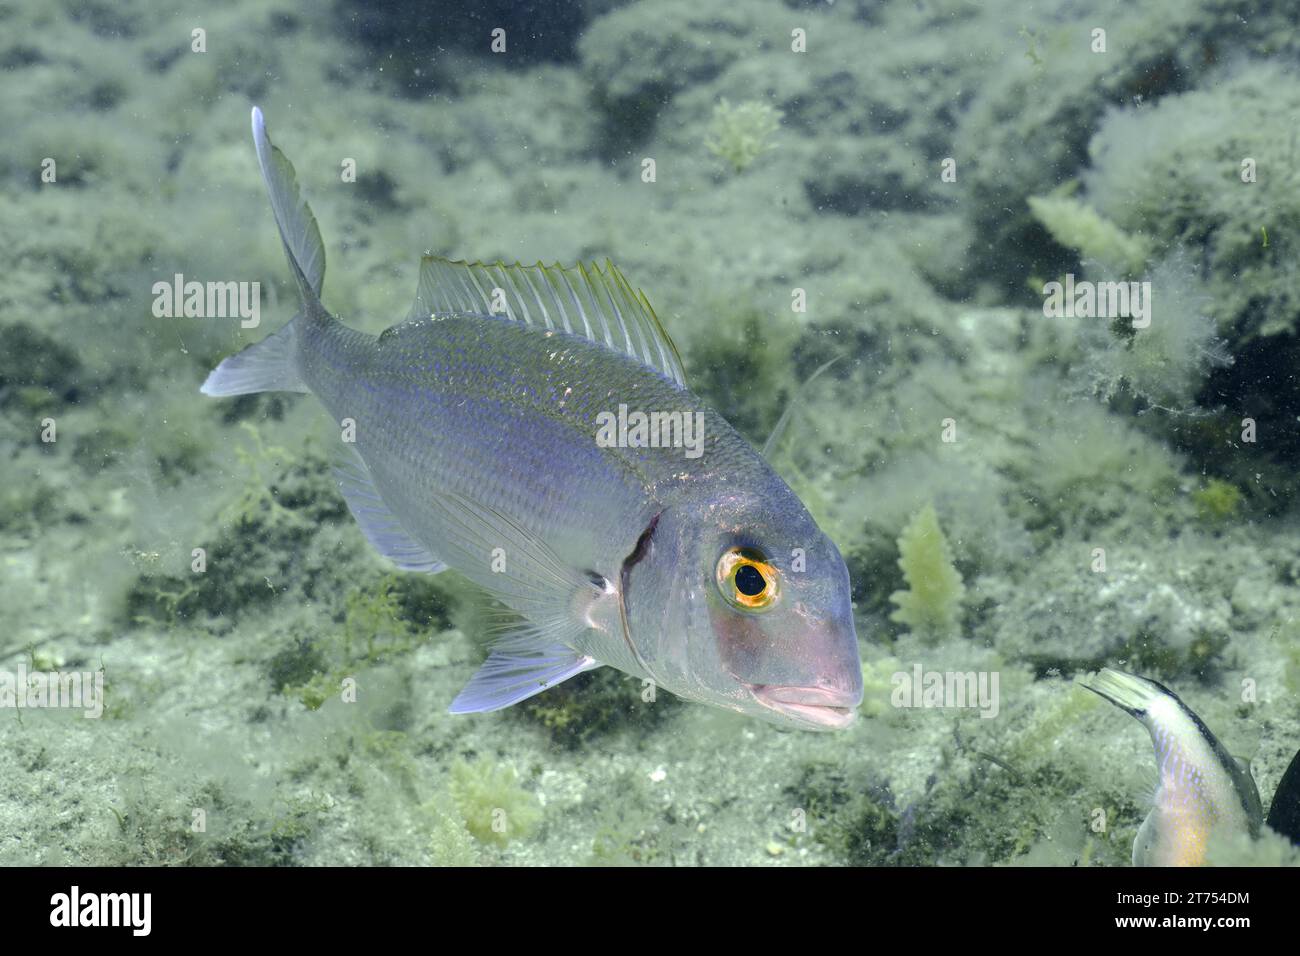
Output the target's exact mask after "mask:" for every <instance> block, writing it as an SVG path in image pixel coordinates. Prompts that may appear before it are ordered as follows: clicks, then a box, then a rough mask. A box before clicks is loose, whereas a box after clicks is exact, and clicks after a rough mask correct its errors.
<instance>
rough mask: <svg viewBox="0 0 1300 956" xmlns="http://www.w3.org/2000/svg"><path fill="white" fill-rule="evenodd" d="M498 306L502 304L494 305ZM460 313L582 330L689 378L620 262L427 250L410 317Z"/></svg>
mask: <svg viewBox="0 0 1300 956" xmlns="http://www.w3.org/2000/svg"><path fill="white" fill-rule="evenodd" d="M494 307H495V308H494ZM455 313H461V314H464V313H476V314H480V315H483V314H489V315H490V314H497V315H505V316H506V317H508V318H510V319H513V320H515V321H516V322H523V323H524V324H525V325H535V326H538V327H539V328H546V329H559V330H562V331H565V332H571V333H573V334H575V335H581V336H584V337H586V338H588V339H591V340H592V341H593V342H597V343H599V344H601V345H604V346H606V347H608V348H611V349H614V350H615V351H618V352H625V353H627V354H628V355H630V356H632V357H633V358H635V359H636V360H638V361H639V362H642V363H643V364H645V365H648V366H650V367H651V368H653V369H655V370H656V371H658V372H660V373H662V374H663V375H665V376H667V377H668V378H670V379H672V380H673V381H674V382H676V383H677V384H678V385H684V384H685V375H684V374H683V371H682V360H681V357H680V356H679V355H678V354H677V347H676V346H674V345H673V342H672V339H670V338H669V337H668V333H667V332H666V331H664V327H663V326H662V325H661V324H660V323H659V319H658V317H657V316H656V315H655V313H654V309H652V308H650V303H649V302H647V301H646V297H645V296H644V295H642V294H641V293H640V292H638V291H636V290H635V289H633V288H632V287H631V286H630V285H629V284H628V281H627V280H626V279H624V278H623V274H622V273H621V272H619V271H618V268H617V267H616V266H615V265H614V263H612V262H610V261H609V260H606V261H605V265H604V267H601V266H599V265H596V264H595V263H591V264H588V265H583V264H581V263H579V264H578V266H577V267H576V268H572V269H566V268H564V267H563V266H560V265H549V266H548V265H544V264H542V263H540V262H539V263H537V264H536V265H532V266H525V265H520V264H519V263H515V264H514V265H506V264H505V263H504V262H497V263H494V264H491V265H488V264H485V263H482V262H453V261H452V260H450V259H443V258H441V257H438V256H425V257H424V258H423V260H421V263H420V286H419V288H418V289H417V290H416V294H415V304H414V305H412V306H411V311H410V313H408V315H407V318H408V319H409V320H421V319H427V318H429V317H430V316H442V315H446V314H455Z"/></svg>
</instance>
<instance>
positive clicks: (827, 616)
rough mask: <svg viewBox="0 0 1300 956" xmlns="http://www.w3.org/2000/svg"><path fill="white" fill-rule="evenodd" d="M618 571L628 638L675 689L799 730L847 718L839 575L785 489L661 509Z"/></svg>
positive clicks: (845, 623) (853, 669)
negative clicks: (638, 549) (638, 546)
mask: <svg viewBox="0 0 1300 956" xmlns="http://www.w3.org/2000/svg"><path fill="white" fill-rule="evenodd" d="M643 545H644V547H643V548H642V553H641V554H640V555H639V556H638V558H639V559H638V560H637V561H636V562H634V563H632V564H631V565H630V566H629V567H628V568H627V569H626V576H625V581H624V584H625V593H624V600H625V604H626V607H627V610H628V639H629V642H630V643H631V644H632V645H633V647H634V649H635V652H636V654H637V656H638V658H639V659H640V660H641V661H642V663H643V665H644V666H645V669H646V670H647V671H648V672H649V674H650V676H651V677H653V678H654V679H655V681H656V682H657V683H659V684H660V685H661V686H663V687H665V688H666V689H668V690H670V691H672V692H673V693H675V694H678V695H679V696H682V697H686V698H689V699H692V700H696V701H700V702H703V703H709V704H714V705H716V706H720V707H726V708H728V709H731V710H737V711H740V712H742V713H746V714H750V715H752V716H756V717H760V718H762V719H765V720H768V721H771V722H775V723H778V724H783V725H786V726H790V727H798V728H801V729H805V730H836V729H839V728H842V727H847V726H848V725H849V724H850V723H852V722H853V719H854V716H855V714H856V711H857V707H858V705H859V704H860V703H861V702H862V665H861V660H860V658H859V654H858V639H857V634H856V632H855V630H854V626H853V612H852V608H851V606H850V600H849V574H848V569H847V568H846V567H845V565H844V559H843V558H842V557H841V556H840V552H839V550H838V549H837V548H836V547H835V544H834V543H833V542H832V541H831V540H830V538H828V537H827V536H826V535H825V534H824V533H823V532H822V531H821V529H820V528H818V527H817V524H816V522H814V521H813V519H812V516H811V515H809V514H808V512H807V510H806V509H805V508H804V507H803V504H802V503H801V502H800V501H799V500H798V498H796V497H795V495H794V493H793V492H791V491H790V490H789V489H788V488H786V487H785V485H784V483H780V486H779V488H776V489H774V491H773V492H772V493H770V494H753V493H736V492H730V491H728V492H722V493H719V494H715V495H712V496H709V497H708V498H707V500H704V501H691V502H687V503H685V504H681V505H678V506H676V507H675V508H670V509H667V510H665V511H664V512H663V513H662V514H660V516H659V518H658V520H657V521H656V524H655V527H654V529H653V532H652V533H651V534H650V535H649V536H648V538H647V539H645V541H644V542H643Z"/></svg>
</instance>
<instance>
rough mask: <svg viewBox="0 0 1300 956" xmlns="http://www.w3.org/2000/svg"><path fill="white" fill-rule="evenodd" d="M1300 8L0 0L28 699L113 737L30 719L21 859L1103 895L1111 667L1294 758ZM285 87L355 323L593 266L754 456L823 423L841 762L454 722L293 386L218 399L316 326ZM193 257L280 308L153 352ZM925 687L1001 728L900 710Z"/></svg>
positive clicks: (672, 718)
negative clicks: (279, 155)
mask: <svg viewBox="0 0 1300 956" xmlns="http://www.w3.org/2000/svg"><path fill="white" fill-rule="evenodd" d="M1298 19H1300V4H1297V3H1294V2H1290V3H1275V4H1270V3H1257V2H1234V0H1156V2H1144V3H1142V4H1133V5H1121V4H1111V3H1080V2H1069V0H1057V2H1023V0H1015V2H1013V0H991V2H981V3H975V2H968V0H933V2H920V0H835V2H833V3H827V2H799V0H785V2H782V0H746V2H744V3H734V2H725V0H639V2H620V0H589V2H574V3H558V2H557V3H540V2H539V3H530V2H525V3H511V2H506V0H493V2H485V3H477V4H459V3H422V2H414V0H411V2H395V3H365V2H361V0H336V2H332V3H323V4H301V3H291V2H287V0H286V2H279V0H272V2H261V0H259V2H252V0H247V2H242V0H231V2H221V3H203V4H192V5H187V4H184V3H178V4H163V3H152V2H140V0H113V2H109V0H90V2H77V0H67V2H37V0H27V2H15V0H0V130H3V133H2V134H0V458H2V460H3V474H2V475H0V567H2V568H3V570H2V572H0V669H4V670H6V671H9V672H14V671H16V670H17V669H18V668H19V667H20V666H21V667H24V668H26V669H28V670H30V671H60V672H68V671H86V672H97V671H101V670H102V673H103V686H104V699H103V713H102V715H101V716H100V717H99V718H98V719H86V718H85V716H84V715H83V713H82V712H81V711H80V710H74V709H68V708H64V709H57V708H46V709H40V708H35V709H33V708H28V709H20V708H16V707H15V708H13V709H12V710H11V709H0V863H4V864H9V865H14V864H55V865H57V864H109V865H114V864H178V863H189V864H198V865H208V864H238V865H273V864H284V865H368V864H402V865H446V864H525V865H534V864H544V865H567V864H588V863H592V864H632V865H674V864H675V865H692V864H708V865H745V864H756V865H820V864H856V865H932V864H955V865H991V864H1031V865H1098V866H1110V865H1116V866H1122V865H1127V864H1128V862H1129V858H1130V851H1131V846H1132V843H1133V836H1134V833H1135V831H1136V829H1137V827H1138V826H1139V824H1140V823H1141V821H1142V818H1143V817H1144V815H1145V813H1146V805H1145V803H1144V802H1143V789H1144V786H1146V785H1147V784H1146V783H1145V781H1146V780H1147V778H1149V777H1150V776H1151V771H1150V769H1149V768H1150V767H1152V766H1153V759H1152V753H1151V744H1150V741H1149V739H1148V737H1147V734H1146V733H1145V731H1144V730H1143V729H1142V728H1141V727H1140V726H1139V725H1138V724H1137V723H1136V722H1134V721H1133V720H1131V719H1130V718H1129V717H1127V716H1125V715H1124V714H1122V713H1120V712H1119V711H1118V710H1116V709H1115V708H1114V707H1111V706H1109V705H1108V704H1106V703H1105V702H1103V701H1102V700H1100V699H1099V698H1097V697H1096V696H1094V695H1092V694H1090V693H1088V692H1087V691H1086V690H1084V689H1082V688H1080V687H1079V686H1078V685H1077V684H1076V683H1075V678H1076V677H1078V676H1081V675H1084V674H1086V673H1088V672H1090V671H1092V670H1095V669H1096V668H1099V667H1101V666H1104V665H1109V666H1114V667H1120V668H1123V669H1125V670H1130V671H1133V672H1136V673H1140V674H1144V675H1146V676H1149V677H1152V678H1155V679H1157V680H1159V681H1161V682H1163V683H1165V684H1167V685H1168V686H1169V687H1171V688H1172V689H1174V690H1175V691H1176V692H1177V693H1178V694H1179V695H1180V696H1181V697H1182V699H1183V700H1184V701H1186V702H1187V704H1188V705H1189V706H1190V707H1191V708H1192V709H1193V710H1195V711H1196V712H1197V713H1198V714H1199V715H1200V716H1201V717H1202V718H1203V719H1204V720H1205V722H1206V724H1207V725H1208V726H1209V727H1210V728H1212V729H1213V730H1214V732H1215V733H1216V734H1217V735H1218V736H1219V737H1220V739H1221V740H1222V741H1223V742H1224V744H1225V746H1226V747H1227V748H1228V749H1229V750H1230V751H1231V752H1232V753H1233V754H1237V755H1240V756H1242V757H1244V758H1247V759H1249V760H1250V762H1251V767H1252V771H1253V774H1254V778H1255V780H1256V781H1257V783H1258V785H1259V789H1260V792H1261V795H1262V796H1263V799H1264V802H1265V805H1266V806H1267V803H1268V801H1269V799H1270V797H1271V796H1272V794H1273V791H1274V789H1275V788H1276V786H1277V782H1278V780H1279V778H1280V777H1281V775H1282V773H1283V771H1284V769H1285V768H1286V766H1287V763H1288V761H1289V760H1290V759H1291V757H1292V755H1293V754H1294V753H1295V751H1296V749H1297V748H1298V747H1300V622H1298V621H1297V617H1298V615H1300V587H1298V583H1300V523H1298V522H1297V511H1296V490H1297V476H1296V463H1297V461H1300V427H1298V424H1300V389H1298V388H1297V378H1296V369H1297V368H1298V367H1300V342H1298V340H1297V335H1296V333H1297V325H1298V324H1300V270H1298V269H1297V262H1300V234H1298V233H1297V229H1298V228H1300V152H1298V146H1297V136H1298V135H1300V134H1297V132H1296V131H1297V130H1298V129H1300V72H1297V63H1298V61H1300V32H1298V31H1297V30H1296V23H1297V20H1298ZM1099 30H1100V31H1101V33H1100V34H1099V33H1098V31H1099ZM195 31H201V32H199V33H196V32H195ZM494 31H504V32H503V33H500V34H496V33H494ZM497 41H500V42H497ZM494 43H496V45H497V46H501V45H502V44H503V45H504V49H503V50H502V51H500V52H494V50H493V45H494ZM200 48H201V49H200ZM254 103H256V104H257V105H259V106H261V107H262V108H263V109H264V110H265V112H266V115H267V117H268V122H269V123H270V125H271V129H272V132H273V135H274V137H275V140H276V142H277V144H278V145H279V146H281V147H282V148H283V149H284V150H285V152H286V153H287V154H288V155H289V156H291V157H292V159H293V161H294V163H295V165H296V167H297V170H298V176H299V179H300V181H301V183H302V186H303V190H304V192H305V194H306V195H307V196H308V197H309V199H310V201H311V203H312V204H313V207H314V209H315V211H316V214H317V217H318V218H319V220H320V225H321V231H322V235H323V236H324V241H325V245H326V248H327V251H328V256H329V258H330V271H329V277H328V280H327V282H326V284H325V293H324V301H325V304H326V305H327V306H328V307H329V308H330V309H331V310H332V311H333V312H335V313H336V314H338V315H340V316H341V317H342V318H343V319H344V321H345V322H347V323H348V324H350V325H352V326H353V327H355V328H360V329H364V330H366V331H368V332H372V333H374V332H378V331H380V330H382V329H384V328H386V327H387V326H389V325H391V324H393V323H395V322H396V321H398V320H399V319H400V318H402V317H403V316H404V315H405V313H406V311H407V309H408V307H409V305H410V302H411V299H412V297H413V295H414V292H415V288H416V278H417V271H418V268H419V261H420V255H421V254H423V253H425V252H432V253H434V254H437V255H446V256H450V257H452V258H467V259H481V260H484V261H495V260H497V259H503V260H506V261H508V262H513V261H516V260H519V261H522V262H529V263H531V262H534V261H537V260H539V259H540V260H544V261H546V262H551V261H559V262H562V263H566V264H571V263H573V262H576V261H578V260H583V261H586V260H599V261H603V260H604V259H605V258H606V257H609V258H610V259H612V260H613V261H614V262H616V263H617V264H618V265H619V267H620V268H621V269H622V270H623V271H624V273H625V274H626V275H627V276H628V277H629V279H630V281H631V282H632V284H633V285H634V286H636V287H638V288H640V289H642V290H644V292H645V294H646V295H647V297H648V298H649V300H650V302H651V303H653V305H654V307H655V309H656V311H657V313H658V315H659V317H660V319H661V320H662V322H663V324H664V326H665V327H666V328H667V330H668V331H669V333H670V334H671V335H672V336H673V337H674V339H675V341H676V343H677V345H678V347H679V349H680V351H681V353H682V356H683V359H684V362H685V365H686V370H687V382H688V384H689V385H690V386H691V387H692V388H693V389H694V390H695V391H696V392H697V393H699V394H701V395H703V396H704V397H706V398H707V399H708V400H709V402H710V403H711V404H713V406H714V407H715V408H717V409H718V411H719V412H721V414H722V415H723V416H724V417H725V418H727V419H728V421H730V422H731V423H732V424H733V425H734V426H735V427H736V428H737V429H738V430H740V431H741V432H742V433H743V434H744V435H745V436H746V437H748V438H750V439H751V440H752V441H754V442H755V444H756V445H759V446H761V445H762V444H763V442H764V440H765V439H766V437H767V435H768V434H769V432H770V431H771V430H772V428H773V426H774V425H775V424H776V422H777V420H778V419H779V418H780V417H781V415H782V412H783V411H784V410H785V409H786V408H787V406H788V405H789V404H790V403H791V402H792V401H793V400H794V398H795V396H796V393H798V401H797V402H795V404H794V406H793V412H792V416H791V421H790V425H789V427H788V429H787V430H786V431H785V432H784V433H783V435H782V437H781V440H780V442H779V445H778V447H777V449H776V451H775V452H774V454H773V461H774V464H775V466H776V468H777V470H778V471H779V472H780V473H781V474H782V476H783V477H785V478H786V480H787V481H788V482H789V483H790V484H791V486H792V487H793V488H794V490H795V491H796V492H797V493H798V494H799V495H800V497H801V498H802V499H803V501H804V502H805V504H807V506H808V507H809V509H810V510H811V511H812V513H813V514H814V516H815V517H816V518H817V520H818V522H819V523H820V525H821V527H822V528H823V529H824V530H825V531H826V532H827V533H828V534H829V535H830V536H831V537H832V538H833V539H834V540H835V541H836V543H837V544H838V545H839V548H840V550H841V551H842V552H843V554H844V556H845V558H846V560H847V562H848V566H849V571H850V575H851V578H852V582H853V598H854V613H855V620H856V626H857V630H858V634H859V637H860V639H861V653H862V661H863V671H864V678H865V681H866V698H865V701H864V703H863V705H862V708H861V713H860V716H859V719H858V720H857V722H856V723H855V724H854V725H853V726H852V727H851V728H849V729H848V730H845V731H842V732H838V733H828V734H810V733H800V732H790V731H784V730H782V729H780V728H777V727H774V726H769V725H768V724H765V723H761V722H758V721H755V720H752V719H748V718H744V717H741V716H738V715H733V714H729V713H727V712H724V711H721V710H717V709H714V708H708V707H703V706H698V705H692V704H686V703H682V702H679V701H677V700H676V699H674V698H672V697H671V695H669V694H667V693H662V694H659V695H658V696H657V697H656V698H655V699H654V700H649V701H647V700H644V699H643V688H642V686H641V682H640V681H638V680H636V679H634V678H631V677H628V676H626V675H624V674H621V673H619V672H616V671H614V670H612V669H609V668H605V669H602V670H600V671H596V672H593V673H589V674H583V675H580V676H579V677H577V678H574V679H573V680H571V681H568V682H567V683H565V684H563V685H561V686H559V687H558V688H554V689H552V690H549V691H547V692H545V693H543V694H541V695H539V696H537V697H534V698H532V699H530V700H528V701H527V702H525V703H523V704H521V705H519V706H517V707H514V708H511V709H509V710H506V711H502V712H498V713H490V714H482V715H475V716H452V715H449V714H448V713H447V712H446V711H447V706H448V704H449V703H450V701H451V700H452V698H453V697H454V696H455V695H456V693H457V691H458V690H459V689H460V688H461V687H462V686H463V685H464V684H465V682H466V681H467V680H468V679H469V677H470V675H471V674H472V673H473V672H474V671H475V669H476V668H477V667H478V665H479V664H480V663H481V662H482V660H483V658H484V656H485V651H484V649H483V644H482V640H481V638H482V634H483V630H484V628H483V626H482V623H483V619H484V615H485V609H484V607H483V602H482V600H481V598H480V597H479V596H478V595H477V594H476V593H475V592H474V591H473V590H472V588H471V587H470V586H469V585H467V584H465V583H464V582H462V581H459V580H458V579H456V578H455V577H454V575H452V574H445V575H439V576H427V575H418V574H406V573H400V572H397V571H395V570H393V569H392V567H391V566H390V565H388V564H387V563H386V562H385V561H384V559H382V558H380V557H379V556H377V555H375V554H374V553H372V551H371V550H370V548H369V547H368V546H367V545H366V543H365V541H364V539H363V537H362V535H361V533H360V531H359V530H358V529H357V527H356V526H355V524H354V522H353V521H352V519H351V517H350V516H349V514H348V512H347V509H346V507H345V505H344V503H343V500H342V498H341V497H340V496H339V493H338V491H337V488H336V485H335V482H334V478H333V476H332V474H331V463H332V459H331V453H330V449H331V446H332V444H334V443H335V441H336V430H335V428H334V425H333V423H331V422H330V421H329V420H328V416H326V415H325V414H324V413H323V412H322V411H321V409H320V408H319V407H318V406H317V404H316V403H315V401H314V400H313V399H311V398H310V397H306V398H304V397H303V396H299V395H291V394H262V395H254V396H247V397H244V398H241V399H238V400H235V401H230V402H212V401H209V400H207V399H205V398H204V397H203V396H201V395H200V394H199V391H198V388H199V385H200V383H201V382H202V381H203V379H204V377H205V375H206V374H207V372H208V371H209V370H210V369H211V368H212V367H214V366H215V365H216V364H217V362H218V361H219V360H220V359H221V358H223V357H224V356H226V355H228V354H230V353H232V352H234V351H236V350H238V349H239V348H241V347H243V346H244V345H246V344H248V343H250V342H254V341H257V340H259V339H261V338H262V337H264V336H265V335H266V334H268V333H269V332H271V331H274V330H275V329H277V328H279V327H281V326H282V325H283V323H284V322H286V321H287V320H288V319H289V318H290V316H291V315H292V313H293V310H294V289H293V286H292V284H291V281H290V279H289V274H288V272H287V270H286V269H285V266H284V259H283V255H282V251H281V249H280V248H279V243H278V241H277V236H276V232H275V229H274V226H273V222H272V218H271V215H270V212H269V209H268V207H267V203H266V199H265V195H264V191H263V185H262V183H261V180H260V177H259V175H258V170H257V164H256V159H255V155H254V152H253V149H252V146H251V143H250V140H249V135H248V116H249V108H250V106H251V105H252V104H254ZM647 160H650V161H652V162H650V163H649V164H647ZM349 164H351V165H350V166H349ZM349 168H351V169H352V170H353V171H354V172H355V176H353V177H351V178H350V177H349V176H348V170H349ZM178 274H180V275H183V276H184V277H185V278H186V279H189V280H198V281H201V282H207V281H219V282H228V281H237V282H254V281H255V282H259V283H260V288H261V293H262V295H261V300H260V302H261V312H260V325H258V326H257V327H250V328H241V323H240V321H239V318H238V317H237V316H236V317H234V318H225V319H217V318H193V317H190V318H187V317H184V316H181V317H166V316H163V317H160V316H159V315H157V314H156V311H157V309H156V302H155V300H156V293H155V291H154V290H155V284H156V283H159V282H163V283H171V282H172V280H173V277H174V276H176V275H178ZM1067 275H1069V276H1072V277H1073V278H1072V279H1071V281H1072V282H1074V281H1080V282H1113V281H1114V282H1118V281H1124V282H1128V281H1132V282H1138V283H1150V285H1149V290H1150V292H1149V298H1148V299H1147V303H1148V304H1149V306H1150V313H1149V316H1148V318H1149V320H1150V321H1149V324H1148V325H1147V326H1145V327H1142V328H1138V327H1136V324H1135V323H1130V322H1128V321H1127V320H1125V319H1123V318H1122V317H1120V318H1116V317H1095V316H1065V315H1053V316H1048V315H1046V314H1045V311H1046V310H1045V298H1046V297H1047V293H1046V292H1045V287H1047V286H1048V284H1049V283H1052V282H1056V281H1064V277H1065V276H1067ZM837 356H839V360H838V361H837V362H836V363H835V364H834V365H833V366H832V367H831V368H830V369H829V370H827V371H826V372H825V373H824V374H822V375H820V376H819V377H817V378H816V380H815V381H812V382H810V383H809V384H808V385H807V387H806V388H805V389H802V390H801V389H800V386H801V384H802V383H805V382H807V381H808V379H809V378H810V376H812V374H813V372H814V371H815V370H817V369H818V368H819V367H821V366H822V365H823V363H825V362H827V361H828V360H830V359H832V358H836V357H837ZM196 548H201V549H203V551H204V553H205V554H206V562H207V566H206V569H205V570H204V571H202V572H200V573H196V572H195V571H194V570H193V562H194V560H195V559H194V549H196ZM934 673H939V674H950V673H959V674H967V673H970V674H976V675H982V677H983V678H984V679H985V680H986V682H987V680H988V679H990V678H992V677H993V676H994V675H995V676H996V688H997V696H996V701H995V705H994V706H984V707H976V706H970V702H969V701H968V702H967V706H900V705H899V695H898V691H899V689H900V687H901V686H903V685H904V684H908V685H910V680H911V678H912V676H913V675H914V674H915V675H918V679H919V675H921V674H934ZM899 675H902V677H901V678H900V676H899ZM345 686H346V687H350V688H352V689H353V690H354V691H355V700H352V699H348V700H346V701H345V700H344V696H345V695H344V694H341V693H340V688H341V687H345ZM912 703H913V704H915V703H916V702H915V701H913V702H912ZM946 703H948V704H951V702H950V701H949V702H946ZM986 703H988V702H986ZM502 821H506V825H504V826H502V825H500V824H501V822H502ZM1209 852H1210V857H1209V858H1210V862H1216V863H1260V864H1276V863H1292V864H1294V863H1296V862H1297V855H1296V851H1294V850H1293V849H1291V848H1290V847H1289V845H1288V844H1287V843H1286V842H1285V841H1283V840H1282V839H1280V838H1278V837H1276V836H1273V835H1271V834H1268V833H1266V834H1265V835H1264V837H1263V838H1262V839H1260V840H1258V841H1254V842H1252V841H1250V840H1248V839H1244V838H1243V839H1228V840H1220V841H1218V842H1215V843H1214V844H1213V845H1212V846H1211V847H1210V851H1209Z"/></svg>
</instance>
